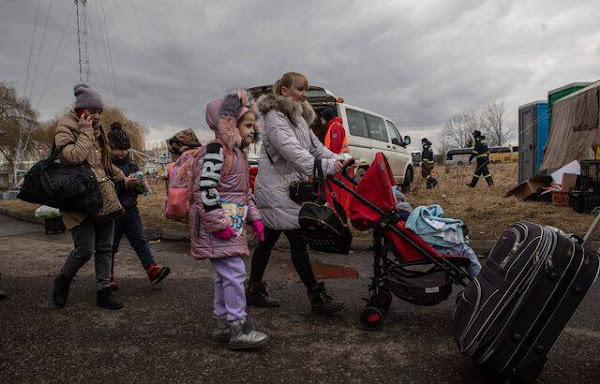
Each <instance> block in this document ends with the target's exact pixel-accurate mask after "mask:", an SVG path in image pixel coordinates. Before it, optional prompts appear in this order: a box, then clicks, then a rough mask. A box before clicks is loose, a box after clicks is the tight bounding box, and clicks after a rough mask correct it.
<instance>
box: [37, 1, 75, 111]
mask: <svg viewBox="0 0 600 384" xmlns="http://www.w3.org/2000/svg"><path fill="white" fill-rule="evenodd" d="M74 10H75V7H74V6H72V7H71V12H70V13H69V17H68V19H67V22H66V23H65V26H64V28H63V31H62V33H61V35H60V40H59V42H58V46H57V47H56V51H55V52H54V57H53V58H52V63H51V64H50V69H48V73H47V74H46V80H45V81H44V87H43V88H42V93H40V97H39V99H38V103H37V105H38V106H39V105H40V103H41V102H42V98H43V97H44V93H46V86H47V85H48V80H49V79H50V73H51V72H52V69H54V63H55V62H56V58H57V57H58V53H59V52H60V47H61V45H62V42H63V38H64V37H65V32H66V31H67V27H68V26H69V23H70V22H71V17H73V12H74Z"/></svg>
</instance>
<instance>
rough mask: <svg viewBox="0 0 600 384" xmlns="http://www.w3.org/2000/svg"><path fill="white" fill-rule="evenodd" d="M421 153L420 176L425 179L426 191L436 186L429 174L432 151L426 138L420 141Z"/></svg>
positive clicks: (434, 180)
mask: <svg viewBox="0 0 600 384" xmlns="http://www.w3.org/2000/svg"><path fill="white" fill-rule="evenodd" d="M421 144H422V145H423V151H422V152H421V176H422V177H423V178H424V179H425V184H426V185H427V189H431V188H433V187H435V186H436V185H437V183H438V182H437V180H436V179H435V177H433V175H432V174H431V173H432V172H433V164H434V162H433V149H431V141H429V140H427V138H423V139H422V140H421Z"/></svg>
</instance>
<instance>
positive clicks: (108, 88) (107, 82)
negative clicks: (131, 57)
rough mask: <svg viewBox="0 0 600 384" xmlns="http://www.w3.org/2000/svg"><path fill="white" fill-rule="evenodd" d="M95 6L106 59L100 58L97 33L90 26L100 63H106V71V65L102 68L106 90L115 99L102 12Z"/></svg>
mask: <svg viewBox="0 0 600 384" xmlns="http://www.w3.org/2000/svg"><path fill="white" fill-rule="evenodd" d="M94 7H95V14H96V19H97V22H98V24H97V25H98V33H99V34H100V35H99V39H100V41H101V43H102V47H101V48H102V52H103V53H104V61H102V59H101V58H100V54H99V53H98V42H97V41H96V38H95V36H96V35H95V34H94V31H93V28H90V31H91V32H92V41H93V42H94V44H95V48H96V54H97V56H98V61H99V62H100V63H103V64H105V65H106V72H104V66H103V65H102V67H101V68H102V70H103V73H102V75H103V76H104V75H105V74H106V76H105V78H104V84H105V88H106V92H107V94H108V95H110V96H111V98H112V100H115V98H114V90H113V88H112V82H111V81H110V67H109V66H108V52H107V51H106V43H105V42H104V33H103V32H102V22H101V21H100V12H99V11H98V8H97V7H96V5H95V4H94ZM91 25H92V23H91V20H90V26H91ZM107 79H108V80H107Z"/></svg>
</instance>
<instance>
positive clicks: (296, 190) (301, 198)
mask: <svg viewBox="0 0 600 384" xmlns="http://www.w3.org/2000/svg"><path fill="white" fill-rule="evenodd" d="M265 153H266V154H267V158H269V162H270V163H271V164H272V165H273V167H274V168H275V170H276V171H277V172H278V173H279V170H277V166H275V163H274V162H273V159H272V158H271V155H269V151H267V148H266V147H265ZM317 162H318V163H319V164H320V163H321V161H320V160H315V168H313V176H314V169H316V166H317ZM313 179H314V177H313ZM288 188H289V196H290V199H292V201H294V202H296V203H298V204H302V203H305V202H307V201H310V200H312V199H313V194H314V182H313V181H304V180H296V181H292V182H291V183H290V185H289V186H288Z"/></svg>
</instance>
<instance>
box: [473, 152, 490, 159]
mask: <svg viewBox="0 0 600 384" xmlns="http://www.w3.org/2000/svg"><path fill="white" fill-rule="evenodd" d="M489 155H490V154H489V153H488V152H486V153H482V154H481V155H477V156H475V158H476V159H481V158H482V157H487V156H489Z"/></svg>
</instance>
